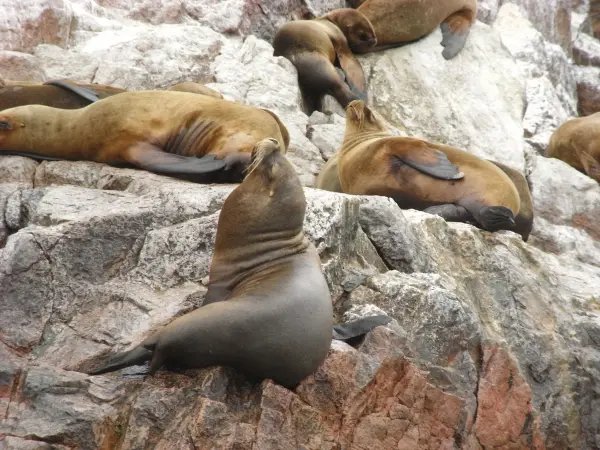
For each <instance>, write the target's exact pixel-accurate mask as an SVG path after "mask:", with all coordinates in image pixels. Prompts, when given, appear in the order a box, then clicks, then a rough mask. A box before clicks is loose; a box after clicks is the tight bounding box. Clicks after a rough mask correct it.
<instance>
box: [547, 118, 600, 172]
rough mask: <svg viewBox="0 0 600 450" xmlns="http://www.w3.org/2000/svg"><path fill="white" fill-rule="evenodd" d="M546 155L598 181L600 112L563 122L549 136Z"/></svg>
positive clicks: (599, 170) (599, 169) (599, 168)
mask: <svg viewBox="0 0 600 450" xmlns="http://www.w3.org/2000/svg"><path fill="white" fill-rule="evenodd" d="M546 156H548V157H549V158H557V159H560V160H562V161H564V162H566V163H567V164H568V165H570V166H571V167H574V168H575V169H577V170H579V171H581V172H583V173H585V174H586V175H587V176H588V177H590V178H593V179H594V180H596V181H598V182H600V113H595V114H592V115H591V116H586V117H579V118H577V119H571V120H567V121H566V122H565V123H563V124H562V125H561V126H560V127H558V128H557V129H556V130H555V131H554V133H552V136H550V143H549V144H548V150H547V152H546Z"/></svg>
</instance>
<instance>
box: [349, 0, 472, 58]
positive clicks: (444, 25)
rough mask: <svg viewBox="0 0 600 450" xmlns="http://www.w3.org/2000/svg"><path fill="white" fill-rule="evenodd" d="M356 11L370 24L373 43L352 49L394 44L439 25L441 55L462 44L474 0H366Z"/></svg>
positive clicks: (448, 54) (456, 50)
mask: <svg viewBox="0 0 600 450" xmlns="http://www.w3.org/2000/svg"><path fill="white" fill-rule="evenodd" d="M354 4H360V6H359V7H358V11H360V12H361V13H363V14H364V15H365V17H366V18H367V19H369V21H370V22H371V24H372V25H373V28H374V29H375V35H376V37H377V45H376V46H375V47H371V48H368V49H364V48H361V49H357V50H356V51H355V52H356V53H364V52H373V51H379V50H384V49H386V48H393V47H398V46H401V45H403V44H407V43H410V42H412V41H416V40H418V39H420V38H422V37H424V36H426V35H428V34H429V33H431V32H432V31H433V30H434V29H435V27H437V26H438V25H439V26H440V28H441V29H442V36H443V37H442V42H441V44H442V46H443V47H444V50H443V51H442V55H443V56H444V58H445V59H451V58H454V57H455V56H456V55H457V54H458V53H459V52H460V51H461V50H462V48H463V47H464V45H465V42H466V40H467V36H468V35H469V30H470V29H471V25H472V24H473V22H474V21H475V19H476V15H477V0H366V1H364V2H356V1H355V2H354Z"/></svg>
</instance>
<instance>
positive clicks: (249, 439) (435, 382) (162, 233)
mask: <svg viewBox="0 0 600 450" xmlns="http://www.w3.org/2000/svg"><path fill="white" fill-rule="evenodd" d="M17 3H18V2H17ZM17 3H15V2H12V3H10V5H9V6H10V8H3V11H4V13H5V14H6V16H3V18H2V19H1V20H0V36H1V37H2V38H3V39H1V42H2V44H1V45H2V47H1V49H2V50H3V51H1V52H0V77H4V78H7V79H23V80H38V81H42V80H46V79H49V78H57V77H69V78H74V79H78V80H81V81H95V82H101V83H110V84H115V85H118V86H122V87H126V88H129V89H153V88H162V87H165V86H167V85H169V84H172V83H175V82H178V81H183V80H192V81H199V82H204V83H207V84H208V85H209V86H210V87H213V88H215V89H218V90H219V91H220V92H222V93H223V94H224V95H225V97H226V98H228V99H231V100H236V101H240V102H245V103H248V104H252V105H256V106H259V107H263V108H268V109H270V110H273V111H275V112H276V113H277V114H278V115H279V116H280V117H281V119H282V120H283V121H284V122H285V124H286V125H287V127H288V129H289V131H290V135H291V146H290V151H289V153H288V155H289V157H290V159H291V160H292V162H293V163H294V165H295V167H296V168H297V170H298V173H299V175H300V177H301V179H302V182H303V183H304V184H305V185H306V186H307V189H306V190H305V192H306V196H307V202H308V209H307V215H306V221H305V231H306V234H307V236H308V237H309V239H310V240H311V241H312V242H313V243H314V244H315V245H316V247H317V249H318V252H319V254H320V257H321V262H322V268H323V272H324V274H325V276H326V279H327V282H328V284H329V286H330V290H331V293H332V300H333V302H334V309H335V315H336V320H338V321H343V320H352V319H353V318H356V317H360V316H364V315H369V314H374V313H381V312H384V313H386V314H388V315H390V316H391V317H392V318H393V319H394V320H393V321H392V322H390V323H389V324H388V325H387V326H385V327H379V328H377V329H375V330H374V331H372V332H371V333H369V334H368V335H367V336H366V337H365V338H364V340H363V341H362V342H359V343H357V344H356V346H355V347H351V346H350V345H348V344H345V343H342V342H339V341H333V343H332V346H331V349H330V352H329V355H328V357H327V359H326V360H325V361H324V362H323V364H322V365H321V367H320V368H319V369H318V370H317V371H316V373H315V374H313V375H312V376H310V377H308V378H307V379H306V380H304V381H303V382H302V383H300V385H299V386H298V387H297V388H296V389H294V390H287V389H284V388H282V387H281V386H278V385H276V384H274V383H273V382H271V381H269V380H263V381H261V380H250V379H248V378H246V377H244V376H243V375H242V374H239V373H236V372H235V371H233V370H232V369H228V368H223V367H213V368H208V369H204V370H195V371H186V372H181V373H178V372H167V371H162V372H159V373H158V374H157V375H155V376H153V377H146V378H144V377H143V376H142V372H143V368H140V367H132V368H128V369H125V370H123V371H122V372H119V373H114V374H108V375H105V376H96V377H88V376H87V375H85V374H83V373H82V371H84V370H85V369H86V368H88V367H90V366H91V365H93V364H95V363H96V362H97V361H98V360H99V359H101V358H103V357H104V356H105V355H106V354H107V353H109V352H112V351H116V350H122V349H126V348H130V347H131V346H133V345H135V344H137V343H138V342H140V341H141V340H142V339H143V338H144V337H145V336H147V335H148V334H149V333H150V332H151V331H152V330H154V329H156V328H157V327H159V326H160V325H162V324H165V323H168V322H169V321H170V320H172V319H173V318H174V317H176V316H179V315H181V314H184V313H186V312H188V311H190V310H192V309H194V308H196V307H198V306H200V305H201V304H202V301H203V298H204V295H205V292H206V288H205V283H206V276H207V273H208V267H209V263H210V259H211V256H212V252H213V242H214V236H215V231H216V224H217V220H218V217H219V214H220V208H221V206H222V204H223V202H224V200H225V198H226V197H227V195H228V194H229V193H230V192H231V190H232V189H233V188H234V187H233V186H231V185H209V186H203V185H196V184H192V183H186V182H181V181H177V180H173V179H170V178H167V177H161V176H158V175H154V174H150V173H146V172H143V171H138V170H132V169H116V168H112V167H108V166H105V165H101V164H96V163H92V162H66V161H60V162H44V163H38V162H35V161H33V160H30V159H27V158H20V157H0V311H2V314H0V448H6V449H37V448H47V449H51V448H52V449H71V448H81V449H87V448H89V449H137V448H139V449H142V448H156V449H172V448H223V449H226V448H227V449H232V448H237V449H261V450H262V449H297V448H303V449H331V450H333V449H353V450H360V449H365V450H366V449H368V450H379V449H381V450H387V449H390V448H396V449H407V450H408V449H411V450H412V449H469V450H483V449H524V448H528V449H543V448H546V449H557V450H558V449H561V450H562V449H584V448H585V449H588V448H589V449H595V448H600V390H599V388H598V386H599V385H600V296H599V293H600V228H599V226H598V223H600V187H599V185H598V184H597V183H596V182H594V181H593V180H591V179H590V178H588V177H586V176H585V175H583V174H581V173H579V172H577V171H576V170H574V169H572V168H571V167H569V166H567V165H566V164H564V163H563V162H561V161H558V160H555V159H548V158H545V157H544V156H543V155H544V153H545V148H546V144H547V138H548V137H549V135H550V133H551V132H552V131H553V130H554V129H555V128H556V126H558V125H559V124H560V123H562V121H564V120H566V119H567V118H568V117H571V116H575V115H577V111H578V109H579V111H580V112H581V111H582V108H584V109H585V108H588V109H586V111H587V110H589V109H590V108H593V106H586V103H585V102H586V101H587V99H593V97H592V96H591V94H590V95H582V86H583V85H584V84H583V83H582V81H581V80H582V79H583V78H582V76H581V73H583V72H585V71H587V72H590V73H593V76H595V77H596V78H598V77H599V75H598V73H596V72H595V71H596V70H600V69H598V68H597V67H594V65H595V64H596V61H597V60H600V53H598V51H597V50H596V48H597V47H598V41H595V40H590V39H592V38H589V36H587V37H585V38H582V37H581V36H574V38H576V41H575V43H574V55H575V58H576V61H577V62H578V63H579V64H586V65H587V64H590V65H591V67H583V66H574V65H573V64H572V63H571V61H570V60H569V54H568V53H567V51H568V45H567V46H565V45H564V39H570V38H566V37H565V36H568V33H567V34H565V31H564V28H563V25H564V24H563V19H564V17H563V15H564V14H567V23H569V14H570V7H569V6H568V5H567V4H566V2H564V0H556V1H555V0H552V1H551V2H542V0H528V1H519V2H517V3H518V5H515V4H511V3H507V4H504V3H506V2H504V1H500V0H485V1H482V2H481V8H480V13H479V14H480V18H481V19H482V20H484V21H485V22H486V23H487V24H488V25H486V24H483V23H477V24H476V25H475V26H474V27H473V29H472V31H471V35H470V36H469V39H468V41H467V45H466V46H465V49H464V50H463V51H462V52H461V53H460V54H459V55H458V56H457V57H456V58H455V59H453V60H451V61H445V60H444V59H443V58H442V56H441V46H440V45H439V41H440V40H441V34H440V32H439V30H436V31H435V32H434V33H432V35H431V36H428V37H426V38H425V39H423V40H421V41H419V42H417V43H414V44H411V45H407V46H405V47H403V48H398V49H394V50H389V51H386V52H382V53H378V54H371V55H365V56H361V57H360V60H361V62H362V64H363V67H364V68H365V73H366V74H367V78H368V82H369V87H370V95H371V97H372V104H373V105H374V108H375V109H376V111H377V112H379V113H380V114H381V115H382V116H383V117H384V118H385V119H386V120H387V121H388V122H389V124H390V127H391V128H392V132H393V133H395V134H399V135H411V136H421V137H425V138H427V139H431V140H435V141H438V142H444V143H449V144H452V145H455V146H458V147H462V148H464V149H467V150H469V151H471V152H473V153H475V154H478V155H481V156H484V157H487V158H491V159H496V160H498V161H501V162H504V163H507V164H509V165H511V166H513V167H515V168H518V169H520V170H523V171H524V173H525V174H526V175H527V177H528V179H529V182H530V184H531V189H532V194H533V198H534V207H535V213H536V219H535V221H534V229H533V232H532V235H531V237H530V240H529V242H528V243H524V242H522V240H521V239H520V237H519V236H518V235H516V234H514V233H511V232H499V233H494V234H491V233H488V232H484V231H481V230H478V229H476V228H474V227H472V226H470V225H466V224H450V223H446V222H445V221H443V220H442V219H441V218H439V217H435V216H431V215H428V214H425V213H422V212H417V211H412V210H401V209H400V208H398V206H397V205H396V204H395V203H394V202H392V201H391V200H390V199H386V198H382V197H356V196H350V195H343V194H333V193H328V192H323V191H319V190H315V189H311V188H310V186H311V185H312V183H313V179H314V175H315V174H316V173H318V171H319V169H320V167H321V166H322V165H323V164H324V161H325V160H327V159H328V158H330V157H331V156H332V155H333V154H335V152H336V151H337V149H338V148H339V145H340V142H341V140H342V137H343V131H344V118H343V117H342V116H341V115H340V113H341V114H343V111H341V108H339V107H338V106H337V105H335V104H332V103H328V105H329V106H328V108H327V110H328V111H331V112H330V113H327V114H322V113H314V114H313V115H312V116H311V117H310V118H309V117H307V116H306V115H305V114H304V113H303V112H302V109H301V107H300V104H299V103H300V95H299V90H298V85H297V81H296V72H295V69H294V67H293V66H292V65H291V64H290V63H289V62H288V61H287V60H285V59H283V58H274V57H273V56H271V55H272V47H271V45H270V43H269V40H270V37H271V36H272V33H273V32H274V30H275V29H276V27H277V26H278V25H279V24H281V23H283V22H284V21H286V20H289V19H291V18H294V17H307V16H312V15H318V14H322V13H323V12H325V11H327V10H330V9H333V8H335V7H340V6H344V2H343V1H341V0H331V1H325V0H319V1H308V0H303V1H301V0H298V1H296V0H268V1H266V0H264V1H261V2H255V1H248V0H228V1H227V2H216V1H212V0H202V1H167V2H159V3H157V2H153V1H150V0H144V1H141V2H134V1H131V0H101V1H98V2H95V1H92V0H72V1H68V0H64V1H54V0H52V1H46V0H44V1H35V2H33V1H31V2H21V3H19V4H18V5H17ZM217 5H218V6H217ZM578 8H579V9H582V8H583V9H584V6H581V5H579V6H578ZM561 11H563V12H561ZM576 16H577V15H575V14H574V15H573V23H574V24H575V23H576V22H577V20H579V21H580V22H581V20H580V19H579V18H578V17H576ZM574 29H578V28H577V27H575V25H574ZM588 38H589V39H588ZM263 39H264V40H263ZM586 76H587V75H586ZM589 76H590V77H592V78H589V80H590V81H589V84H590V86H591V85H592V84H593V80H594V79H593V76H592V75H589ZM596 84H598V83H596ZM577 91H578V92H577ZM578 94H579V98H578ZM590 101H591V100H590Z"/></svg>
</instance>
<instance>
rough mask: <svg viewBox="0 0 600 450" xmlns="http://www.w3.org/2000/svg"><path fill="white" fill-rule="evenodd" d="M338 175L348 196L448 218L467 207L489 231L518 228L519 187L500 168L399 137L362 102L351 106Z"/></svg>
mask: <svg viewBox="0 0 600 450" xmlns="http://www.w3.org/2000/svg"><path fill="white" fill-rule="evenodd" d="M338 174H339V177H340V184H341V187H342V190H343V191H344V192H345V193H347V194H362V195H384V196H387V197H391V198H393V199H394V200H395V201H396V203H398V205H399V206H400V207H401V208H405V209H406V208H413V209H418V210H424V211H426V212H433V213H436V214H438V215H441V216H442V217H444V218H446V219H447V220H460V219H459V218H460V217H461V216H462V215H463V212H464V210H467V211H468V212H469V213H470V214H471V215H472V216H473V217H474V218H475V220H476V222H477V225H478V226H480V227H482V228H483V229H485V230H488V231H497V230H513V229H514V228H515V216H516V215H517V214H518V212H519V208H520V199H519V193H518V191H517V189H516V187H515V185H514V184H513V182H512V181H511V180H510V178H509V177H508V176H507V175H506V174H505V173H504V172H503V171H502V170H500V169H499V168H498V167H497V166H495V165H494V164H492V163H490V162H489V161H486V160H484V159H481V158H479V157H477V156H475V155H473V154H471V153H468V152H465V151H463V150H459V149H456V148H453V147H450V146H447V145H441V144H433V143H430V142H426V141H423V140H421V139H415V138H404V137H397V136H393V135H391V134H390V133H389V131H388V130H387V128H386V126H385V124H384V123H383V122H382V121H381V120H380V119H379V118H377V117H376V116H375V114H374V113H373V112H372V111H371V110H370V109H369V108H368V107H367V106H366V105H365V104H364V102H362V101H360V100H356V101H353V102H352V103H350V104H349V105H348V107H347V108H346V131H345V135H344V142H343V144H342V148H341V149H340V151H339V159H338ZM457 207H462V208H464V210H463V209H462V208H457Z"/></svg>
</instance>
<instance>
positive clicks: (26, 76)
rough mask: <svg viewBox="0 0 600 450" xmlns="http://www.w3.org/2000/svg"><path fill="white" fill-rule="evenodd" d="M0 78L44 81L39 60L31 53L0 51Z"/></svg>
mask: <svg viewBox="0 0 600 450" xmlns="http://www.w3.org/2000/svg"><path fill="white" fill-rule="evenodd" d="M0 78H3V79H4V80H7V81H46V79H47V77H46V73H45V72H44V69H43V68H42V65H41V63H40V61H39V60H38V59H37V58H36V57H35V56H32V55H29V54H27V53H21V52H13V51H9V50H5V51H0Z"/></svg>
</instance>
